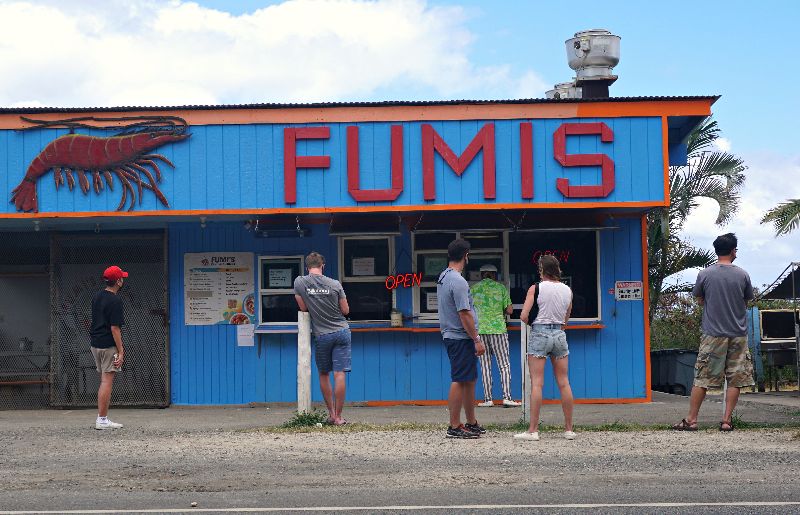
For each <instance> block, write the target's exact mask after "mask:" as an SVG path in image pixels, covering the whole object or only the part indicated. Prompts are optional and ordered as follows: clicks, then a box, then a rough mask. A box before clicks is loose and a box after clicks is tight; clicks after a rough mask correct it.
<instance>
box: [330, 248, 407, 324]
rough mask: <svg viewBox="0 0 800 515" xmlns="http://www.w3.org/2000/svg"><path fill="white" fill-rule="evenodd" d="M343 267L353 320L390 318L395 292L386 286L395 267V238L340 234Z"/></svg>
mask: <svg viewBox="0 0 800 515" xmlns="http://www.w3.org/2000/svg"><path fill="white" fill-rule="evenodd" d="M339 270H341V278H342V287H343V288H344V293H345V295H347V303H348V304H349V305H350V315H349V318H350V320H353V321H373V320H374V321H385V320H389V318H390V317H391V311H392V307H393V295H392V291H391V290H388V289H386V277H387V276H388V275H390V274H391V273H392V271H393V270H394V238H393V237H390V236H343V237H340V238H339Z"/></svg>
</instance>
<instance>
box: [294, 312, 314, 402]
mask: <svg viewBox="0 0 800 515" xmlns="http://www.w3.org/2000/svg"><path fill="white" fill-rule="evenodd" d="M297 411H298V412H299V413H304V412H305V413H308V412H310V411H311V316H310V315H309V314H308V313H307V312H305V311H298V312H297Z"/></svg>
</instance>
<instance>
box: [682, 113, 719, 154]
mask: <svg viewBox="0 0 800 515" xmlns="http://www.w3.org/2000/svg"><path fill="white" fill-rule="evenodd" d="M719 133H720V129H719V127H718V126H717V121H716V120H714V119H712V118H711V117H708V118H706V119H705V120H704V121H703V123H701V124H700V125H699V126H698V127H697V128H696V129H695V130H693V131H692V132H691V133H690V134H689V139H688V141H687V142H686V152H687V154H688V156H689V157H690V158H691V157H694V156H695V155H696V154H697V153H698V152H700V151H702V150H703V149H705V148H707V147H709V146H711V144H712V143H714V140H715V139H717V138H718V137H719Z"/></svg>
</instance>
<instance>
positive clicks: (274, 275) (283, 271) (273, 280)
mask: <svg viewBox="0 0 800 515" xmlns="http://www.w3.org/2000/svg"><path fill="white" fill-rule="evenodd" d="M267 284H268V287H269V288H291V287H292V269H291V268H271V269H270V270H269V282H268V283H267Z"/></svg>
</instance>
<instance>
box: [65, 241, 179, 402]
mask: <svg viewBox="0 0 800 515" xmlns="http://www.w3.org/2000/svg"><path fill="white" fill-rule="evenodd" d="M50 249H51V257H50V260H51V263H52V265H51V267H50V298H51V306H52V309H51V310H50V313H51V316H50V333H51V335H52V346H51V360H50V368H51V386H50V405H51V406H59V407H84V406H85V407H89V406H95V405H97V389H98V387H99V384H100V375H99V374H98V373H97V371H96V370H95V364H94V358H93V357H92V353H91V349H90V346H89V335H88V333H89V327H90V325H91V315H92V313H91V301H92V297H93V296H94V294H95V293H97V292H98V291H99V290H101V289H103V288H104V287H105V283H104V282H103V280H102V273H103V270H104V269H105V267H107V266H109V265H111V264H116V265H119V266H120V267H121V268H122V269H123V270H125V271H126V272H128V273H129V274H130V276H129V277H128V279H126V280H125V285H124V287H123V288H122V289H121V290H120V291H119V293H118V295H119V297H120V298H121V299H122V304H123V309H124V316H125V325H124V326H123V327H122V342H123V345H124V346H125V363H124V364H123V366H122V372H121V373H118V374H117V375H116V377H115V379H114V389H113V392H112V396H111V404H112V406H153V407H164V406H168V405H169V367H168V363H169V361H168V358H169V346H168V331H169V328H168V316H167V287H166V279H167V270H166V235H165V234H163V233H157V234H119V233H117V234H103V235H71V234H56V235H54V236H53V239H52V244H51V246H50Z"/></svg>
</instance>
